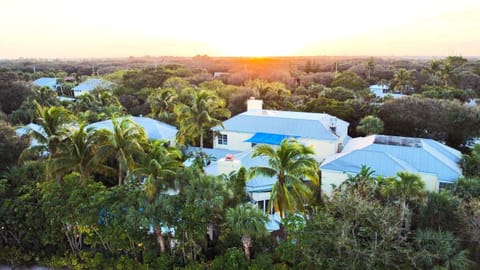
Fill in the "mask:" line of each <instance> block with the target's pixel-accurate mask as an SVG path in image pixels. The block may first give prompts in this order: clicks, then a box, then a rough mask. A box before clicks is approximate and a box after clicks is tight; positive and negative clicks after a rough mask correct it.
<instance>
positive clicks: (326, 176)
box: [322, 170, 348, 195]
mask: <svg viewBox="0 0 480 270" xmlns="http://www.w3.org/2000/svg"><path fill="white" fill-rule="evenodd" d="M347 178H348V174H347V173H345V172H339V171H331V170H322V192H323V193H325V194H327V195H330V194H332V191H333V187H332V184H333V185H335V186H337V187H338V186H340V184H342V183H343V181H345V180H347Z"/></svg>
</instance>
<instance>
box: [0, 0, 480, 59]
mask: <svg viewBox="0 0 480 270" xmlns="http://www.w3.org/2000/svg"><path fill="white" fill-rule="evenodd" d="M479 12H480V1H478V0H457V1H438V0H424V1H416V0H405V1H401V2H398V1H397V2H392V1H384V0H365V1H356V0H355V1H354V0H346V1H313V0H297V1H287V0H277V1H270V0H262V1H257V0H242V1H221V0H202V1H198V0H195V1H193V0H176V1H157V0H137V1H134V2H132V1H122V0H116V1H113V0H102V1H98V0H84V1H82V2H78V3H76V4H75V5H74V6H73V4H72V2H71V1H64V0H44V1H31V0H2V1H1V4H0V24H1V25H3V26H5V27H1V28H0V38H1V39H2V40H1V42H0V58H2V57H7V58H10V57H19V56H24V57H118V56H129V55H133V56H142V55H176V56H193V55H196V54H208V55H211V56H286V55H332V54H334V55H339V54H342V55H392V54H393V55H444V54H448V53H450V54H451V53H452V52H454V53H459V54H463V55H478V54H480V52H479V51H478V48H479V47H480V40H479V39H478V29H480V20H478V19H477V16H478V15H477V14H478V13H479ZM439 26H441V27H439Z"/></svg>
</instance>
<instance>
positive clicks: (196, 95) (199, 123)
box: [174, 90, 230, 149]
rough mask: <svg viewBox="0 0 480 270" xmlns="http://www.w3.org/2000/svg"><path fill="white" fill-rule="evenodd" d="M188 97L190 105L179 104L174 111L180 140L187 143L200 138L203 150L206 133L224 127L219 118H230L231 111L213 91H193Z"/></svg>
mask: <svg viewBox="0 0 480 270" xmlns="http://www.w3.org/2000/svg"><path fill="white" fill-rule="evenodd" d="M188 97H189V99H190V101H189V102H188V104H183V103H179V104H177V105H175V109H174V110H175V114H176V115H177V120H178V125H179V126H180V133H179V134H180V136H179V139H180V141H181V142H185V140H193V139H194V138H198V137H199V138H200V148H201V149H203V138H204V136H205V133H206V131H207V130H209V129H210V128H212V127H214V126H217V125H222V121H221V120H219V119H218V118H221V117H229V116H230V111H228V110H227V109H226V108H225V102H224V101H223V100H222V99H220V98H219V97H217V96H216V95H215V94H214V93H213V92H211V91H208V90H199V91H192V92H190V95H189V96H188Z"/></svg>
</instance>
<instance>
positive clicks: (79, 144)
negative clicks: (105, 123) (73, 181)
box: [51, 124, 113, 181]
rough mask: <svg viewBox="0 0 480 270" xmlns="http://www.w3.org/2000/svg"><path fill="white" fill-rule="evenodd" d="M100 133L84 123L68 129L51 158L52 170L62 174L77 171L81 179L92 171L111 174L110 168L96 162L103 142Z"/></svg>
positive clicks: (88, 176)
mask: <svg viewBox="0 0 480 270" xmlns="http://www.w3.org/2000/svg"><path fill="white" fill-rule="evenodd" d="M102 135H103V134H102V131H95V130H93V129H91V128H90V129H87V128H86V127H85V124H81V125H80V127H78V128H75V129H74V130H73V131H70V132H69V133H68V136H67V137H66V138H65V140H64V141H63V142H62V143H61V144H60V145H59V152H58V154H57V156H56V157H55V158H54V159H53V160H52V168H51V169H52V172H53V173H54V174H56V175H64V174H66V173H70V172H73V171H77V172H79V173H80V179H81V180H83V181H85V180H87V179H89V178H90V176H91V174H92V173H93V172H102V173H104V174H107V175H108V174H112V173H113V172H112V169H111V168H109V167H107V166H105V165H103V164H101V163H99V162H98V156H97V154H98V153H97V151H98V149H99V147H100V146H101V145H102V143H104V141H103V140H104V137H103V136H102Z"/></svg>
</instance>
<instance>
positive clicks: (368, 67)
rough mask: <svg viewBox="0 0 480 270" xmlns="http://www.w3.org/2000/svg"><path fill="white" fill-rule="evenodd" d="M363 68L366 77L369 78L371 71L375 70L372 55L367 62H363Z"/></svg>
mask: <svg viewBox="0 0 480 270" xmlns="http://www.w3.org/2000/svg"><path fill="white" fill-rule="evenodd" d="M365 69H366V73H367V74H366V75H367V79H370V78H371V76H372V74H373V72H375V62H374V61H373V57H370V59H368V61H367V63H365Z"/></svg>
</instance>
